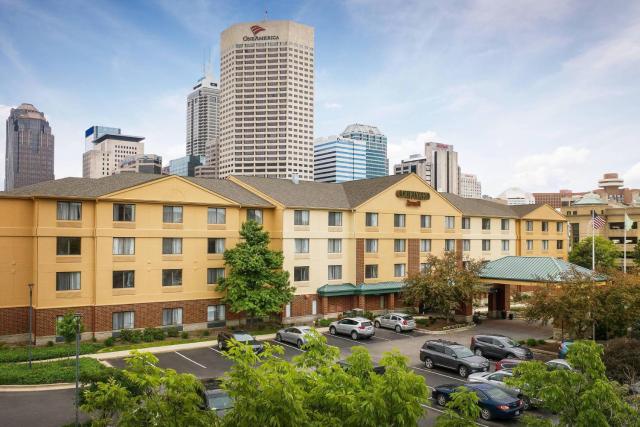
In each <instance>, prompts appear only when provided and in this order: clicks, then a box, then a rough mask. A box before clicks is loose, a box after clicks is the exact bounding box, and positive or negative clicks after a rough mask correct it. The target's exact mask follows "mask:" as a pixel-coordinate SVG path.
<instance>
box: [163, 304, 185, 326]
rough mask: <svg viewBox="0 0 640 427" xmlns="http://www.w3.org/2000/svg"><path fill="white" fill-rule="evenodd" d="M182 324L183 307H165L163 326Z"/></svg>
mask: <svg viewBox="0 0 640 427" xmlns="http://www.w3.org/2000/svg"><path fill="white" fill-rule="evenodd" d="M180 325H182V308H163V309H162V326H180Z"/></svg>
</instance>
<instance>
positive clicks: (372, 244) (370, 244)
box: [364, 239, 378, 253]
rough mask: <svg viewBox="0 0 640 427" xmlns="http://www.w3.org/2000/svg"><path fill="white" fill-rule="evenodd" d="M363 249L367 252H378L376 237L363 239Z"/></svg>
mask: <svg viewBox="0 0 640 427" xmlns="http://www.w3.org/2000/svg"><path fill="white" fill-rule="evenodd" d="M364 251H365V252H367V253H376V252H378V239H365V241H364Z"/></svg>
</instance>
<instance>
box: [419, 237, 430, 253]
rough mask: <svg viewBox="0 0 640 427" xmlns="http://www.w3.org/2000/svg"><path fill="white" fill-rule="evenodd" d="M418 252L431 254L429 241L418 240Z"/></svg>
mask: <svg viewBox="0 0 640 427" xmlns="http://www.w3.org/2000/svg"><path fill="white" fill-rule="evenodd" d="M420 252H431V239H420Z"/></svg>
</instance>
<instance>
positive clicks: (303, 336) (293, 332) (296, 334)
mask: <svg viewBox="0 0 640 427" xmlns="http://www.w3.org/2000/svg"><path fill="white" fill-rule="evenodd" d="M310 332H311V328H310V327H309V326H292V327H290V328H284V329H280V330H279V331H278V332H277V333H276V341H281V342H288V343H291V344H295V345H297V346H298V348H300V347H302V346H303V345H305V344H306V343H307V336H308V335H309V333H310Z"/></svg>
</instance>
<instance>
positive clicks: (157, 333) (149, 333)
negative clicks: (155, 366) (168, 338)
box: [142, 328, 164, 342]
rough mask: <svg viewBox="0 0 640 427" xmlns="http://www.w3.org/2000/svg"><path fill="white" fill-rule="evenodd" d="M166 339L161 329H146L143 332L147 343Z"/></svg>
mask: <svg viewBox="0 0 640 427" xmlns="http://www.w3.org/2000/svg"><path fill="white" fill-rule="evenodd" d="M163 339H164V331H163V330H162V329H160V328H145V330H144V331H143V332H142V340H143V341H145V342H152V341H162V340H163Z"/></svg>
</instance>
